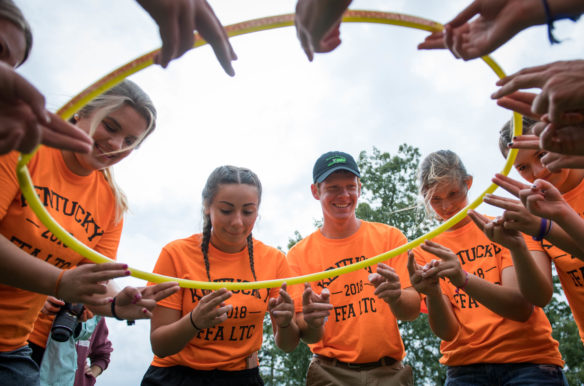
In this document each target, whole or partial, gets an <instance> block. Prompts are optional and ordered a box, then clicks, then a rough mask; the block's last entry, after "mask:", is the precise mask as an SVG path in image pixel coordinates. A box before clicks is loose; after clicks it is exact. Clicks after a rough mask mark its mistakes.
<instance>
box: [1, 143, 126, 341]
mask: <svg viewBox="0 0 584 386" xmlns="http://www.w3.org/2000/svg"><path fill="white" fill-rule="evenodd" d="M17 160H18V153H17V152H12V153H10V154H7V155H5V156H2V157H0V186H2V189H1V190H0V233H2V235H4V237H6V238H7V239H8V240H10V241H12V242H13V243H14V244H15V245H17V246H18V247H19V248H21V249H22V250H23V251H25V252H27V253H29V254H31V255H33V256H36V257H38V258H39V259H43V260H44V261H46V262H48V263H50V264H53V265H55V266H56V267H59V268H71V267H74V266H76V265H77V264H78V263H79V262H81V261H83V260H84V259H83V257H82V256H80V255H79V254H77V253H76V252H74V251H73V250H71V249H69V248H67V246H65V245H63V244H62V243H61V242H60V241H59V240H58V239H57V238H56V237H55V236H54V235H53V234H52V233H51V232H50V231H49V230H47V228H46V227H45V226H44V225H43V224H42V223H41V222H40V220H39V219H38V218H37V216H36V215H35V214H34V213H33V211H32V210H31V209H30V207H29V206H28V204H27V202H26V200H25V199H24V197H23V196H22V195H21V193H20V187H19V185H18V181H17V179H16V172H15V170H16V163H17ZM28 169H29V171H30V175H31V177H32V181H33V183H34V187H35V190H36V193H37V194H38V196H39V197H40V199H41V202H42V203H43V205H44V206H45V208H46V209H47V210H48V212H49V213H50V214H51V216H52V217H53V218H54V219H55V220H56V221H57V222H58V223H59V224H61V226H63V227H64V228H65V229H66V230H67V231H69V232H70V233H71V234H73V235H74V236H75V237H76V238H77V239H78V240H80V241H81V242H82V243H84V244H86V245H88V246H89V247H91V248H93V249H95V250H97V251H99V252H101V253H102V254H104V255H106V256H109V257H114V256H115V255H116V251H117V248H118V244H119V240H120V235H121V231H122V223H121V222H118V223H116V222H115V218H116V217H115V200H114V196H113V192H112V190H111V188H110V186H109V184H108V183H107V181H106V180H105V178H104V176H103V174H102V173H98V172H96V173H92V174H90V175H89V176H78V175H76V174H74V173H73V172H71V171H70V170H69V168H68V167H67V166H66V165H65V161H64V160H63V156H62V154H61V152H60V151H58V150H55V149H51V148H46V147H41V148H40V149H39V151H38V152H37V153H36V154H35V156H34V157H33V158H32V160H31V161H30V163H29V164H28ZM45 299H46V296H45V295H41V294H37V293H34V292H29V291H24V290H20V289H17V288H14V287H9V286H6V285H1V284H0V351H12V350H15V349H17V348H19V347H22V346H24V345H26V341H27V338H28V335H29V333H30V332H31V330H32V328H33V324H34V322H35V319H36V318H37V315H38V313H39V311H40V310H41V308H42V306H43V303H44V302H45Z"/></svg>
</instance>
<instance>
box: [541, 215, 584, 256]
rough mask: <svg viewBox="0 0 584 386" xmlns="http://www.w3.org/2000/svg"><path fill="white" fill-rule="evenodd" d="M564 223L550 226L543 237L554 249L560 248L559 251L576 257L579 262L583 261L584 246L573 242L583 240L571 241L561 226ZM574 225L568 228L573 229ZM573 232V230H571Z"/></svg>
mask: <svg viewBox="0 0 584 386" xmlns="http://www.w3.org/2000/svg"><path fill="white" fill-rule="evenodd" d="M565 223H566V221H563V220H561V221H560V222H559V223H557V222H556V224H555V225H554V224H552V228H551V230H550V233H549V234H548V235H547V236H546V237H545V239H546V240H547V241H549V242H550V243H552V244H553V245H555V246H556V247H558V248H560V249H561V250H563V251H565V252H568V253H569V254H571V255H573V256H574V257H577V258H578V259H580V260H584V248H583V247H584V245H581V243H577V242H576V241H575V240H584V239H582V238H580V239H578V238H576V239H573V238H572V237H571V236H570V235H569V234H568V233H567V231H566V230H564V227H563V225H562V224H565ZM574 226H575V225H569V224H568V228H569V229H571V227H574ZM572 230H574V229H572Z"/></svg>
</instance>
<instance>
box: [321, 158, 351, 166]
mask: <svg viewBox="0 0 584 386" xmlns="http://www.w3.org/2000/svg"><path fill="white" fill-rule="evenodd" d="M326 160H327V161H328V164H327V165H326V166H333V165H335V164H345V163H347V159H346V158H345V157H340V156H334V157H330V158H327V159H326Z"/></svg>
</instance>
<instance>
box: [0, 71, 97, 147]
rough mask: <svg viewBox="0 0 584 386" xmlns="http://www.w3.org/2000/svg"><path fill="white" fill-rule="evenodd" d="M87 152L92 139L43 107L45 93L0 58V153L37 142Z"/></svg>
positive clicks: (34, 145)
mask: <svg viewBox="0 0 584 386" xmlns="http://www.w3.org/2000/svg"><path fill="white" fill-rule="evenodd" d="M41 143H42V144H45V145H47V146H50V147H55V148H58V149H64V150H71V151H76V152H82V153H88V152H89V151H90V150H91V147H92V145H93V140H92V139H91V138H90V137H89V136H88V135H87V133H85V132H84V131H83V130H81V129H79V128H77V127H75V126H73V125H72V124H70V123H68V122H65V121H64V120H63V119H61V118H60V117H59V116H57V115H56V114H52V113H49V112H48V111H47V110H46V109H45V97H44V96H43V95H42V94H41V93H40V92H39V91H38V90H37V89H36V88H35V87H34V86H33V85H32V84H31V83H29V82H28V81H27V80H26V79H24V78H23V77H22V76H21V75H19V74H18V73H17V72H16V71H14V69H12V68H11V67H10V66H8V65H6V64H4V63H1V62H0V154H6V153H8V152H10V151H12V150H18V151H20V152H22V153H30V152H31V151H33V150H34V149H35V148H36V147H37V146H38V145H39V144H41Z"/></svg>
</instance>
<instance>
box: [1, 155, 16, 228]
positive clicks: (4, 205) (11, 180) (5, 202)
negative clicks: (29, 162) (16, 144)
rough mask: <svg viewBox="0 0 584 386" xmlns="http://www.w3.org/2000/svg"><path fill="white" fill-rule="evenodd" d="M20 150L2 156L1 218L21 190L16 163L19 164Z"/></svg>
mask: <svg viewBox="0 0 584 386" xmlns="http://www.w3.org/2000/svg"><path fill="white" fill-rule="evenodd" d="M18 154H19V153H18V152H16V151H13V152H11V153H8V154H5V155H3V156H0V186H1V187H2V188H1V189H0V219H3V218H4V216H5V215H6V212H7V211H8V207H9V206H10V204H11V203H12V201H14V198H15V197H16V195H17V194H18V192H19V191H20V185H19V184H18V179H17V178H16V165H17V164H18Z"/></svg>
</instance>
